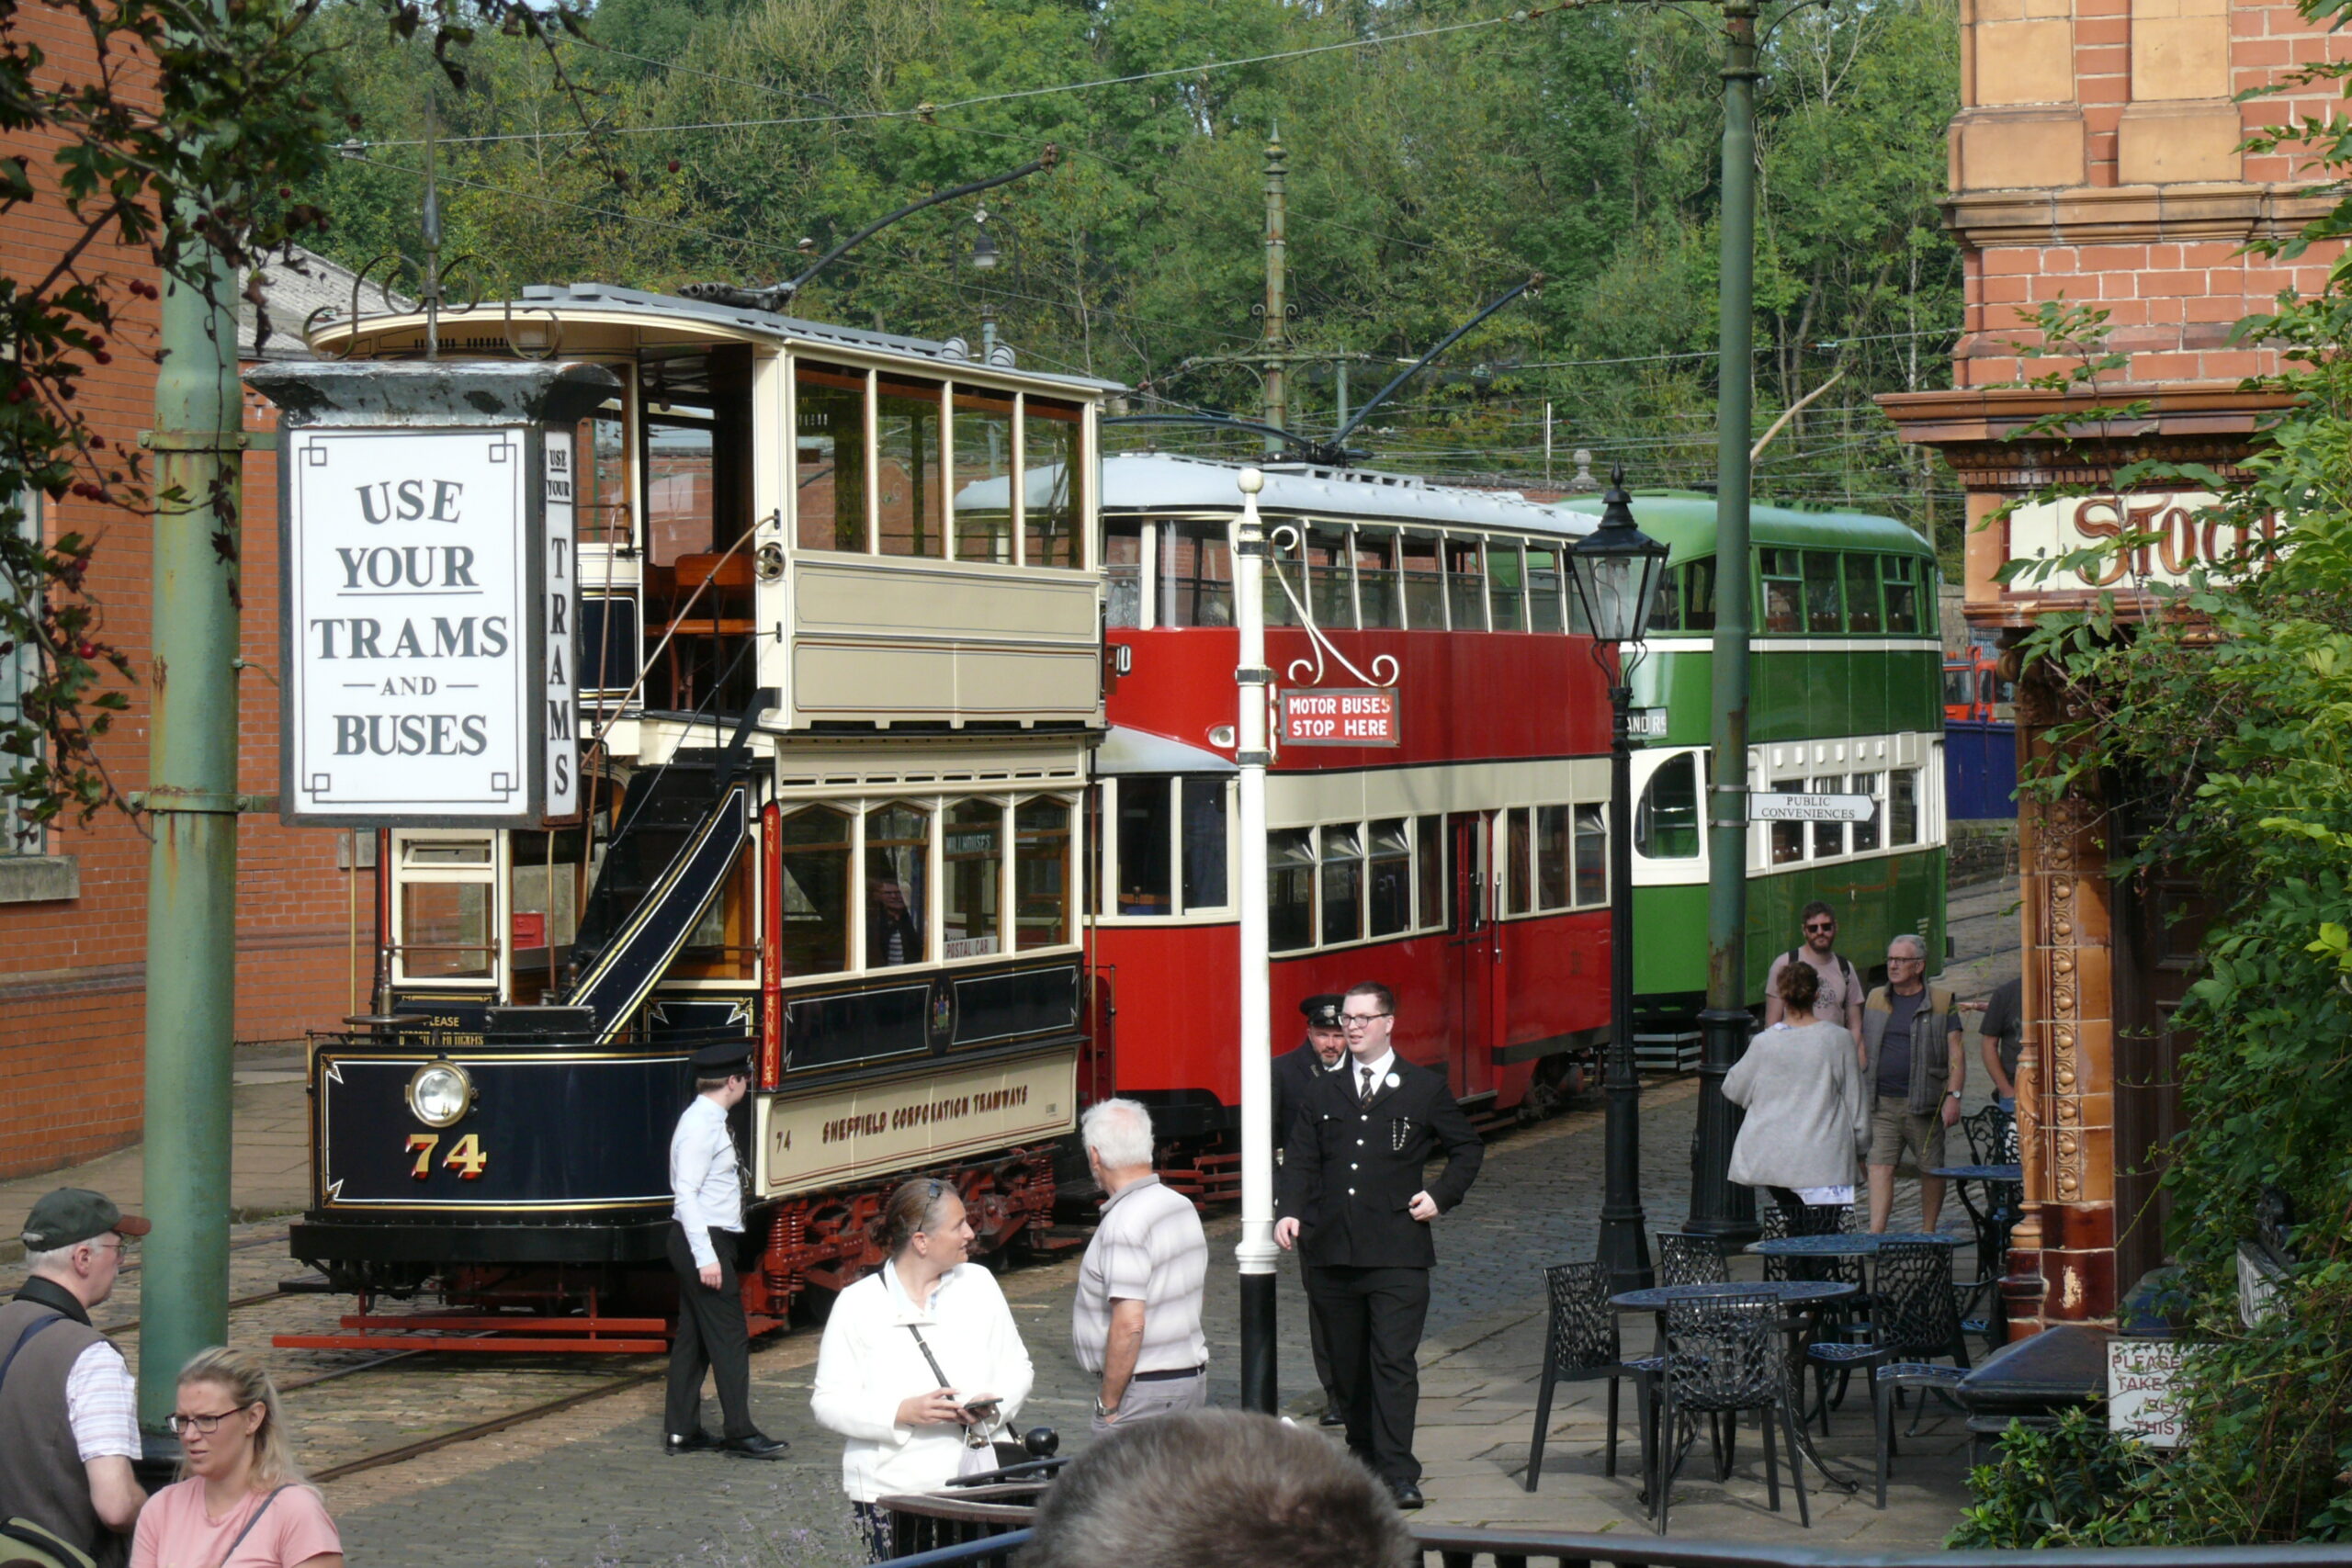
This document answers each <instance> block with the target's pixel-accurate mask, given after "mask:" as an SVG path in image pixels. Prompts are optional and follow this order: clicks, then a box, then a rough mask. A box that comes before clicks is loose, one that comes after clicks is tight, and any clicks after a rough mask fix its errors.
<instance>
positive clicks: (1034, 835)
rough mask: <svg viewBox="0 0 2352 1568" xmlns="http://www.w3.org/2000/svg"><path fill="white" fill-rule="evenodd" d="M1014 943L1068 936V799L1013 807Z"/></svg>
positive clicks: (1050, 942) (1038, 943)
mask: <svg viewBox="0 0 2352 1568" xmlns="http://www.w3.org/2000/svg"><path fill="white" fill-rule="evenodd" d="M1012 837H1013V855H1012V873H1013V874H1012V893H1013V899H1012V924H1013V946H1014V947H1016V948H1017V949H1019V950H1020V951H1021V952H1023V953H1026V952H1028V951H1029V950H1030V949H1031V948H1033V947H1059V946H1061V945H1062V944H1063V943H1065V942H1069V940H1070V935H1069V886H1070V874H1069V802H1068V801H1063V800H1054V799H1050V798H1041V799H1037V800H1024V801H1023V802H1022V803H1021V804H1020V805H1019V806H1017V807H1014V808H1013V812H1012Z"/></svg>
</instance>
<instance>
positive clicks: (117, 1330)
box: [97, 1291, 293, 1335]
mask: <svg viewBox="0 0 2352 1568" xmlns="http://www.w3.org/2000/svg"><path fill="white" fill-rule="evenodd" d="M292 1293H293V1292H288V1291H264V1292H262V1293H261V1294H259V1295H257V1296H239V1297H238V1298H237V1299H236V1300H234V1301H232V1302H231V1303H229V1310H230V1311H231V1312H239V1311H242V1310H243V1309H244V1308H246V1307H257V1306H261V1305H264V1304H265V1303H269V1302H274V1301H278V1300H281V1299H282V1298H284V1297H286V1296H288V1295H290V1294H292ZM140 1322H141V1320H140V1319H139V1318H135V1317H133V1318H126V1319H125V1320H124V1321H122V1322H120V1323H102V1324H99V1325H97V1329H98V1332H99V1333H101V1334H106V1335H115V1334H135V1333H137V1332H138V1331H139V1325H140Z"/></svg>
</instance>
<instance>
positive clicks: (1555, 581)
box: [1089, 454, 1610, 1196]
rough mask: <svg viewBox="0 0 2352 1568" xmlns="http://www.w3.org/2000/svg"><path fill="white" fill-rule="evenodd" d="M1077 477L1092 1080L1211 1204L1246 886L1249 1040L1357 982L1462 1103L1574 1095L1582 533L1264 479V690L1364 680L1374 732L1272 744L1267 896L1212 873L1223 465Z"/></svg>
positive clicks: (1328, 482)
mask: <svg viewBox="0 0 2352 1568" xmlns="http://www.w3.org/2000/svg"><path fill="white" fill-rule="evenodd" d="M1239 471H1240V468H1239V465H1237V464H1232V463H1225V462H1212V461H1206V460H1201V459H1195V458H1189V457H1172V456H1165V455H1159V454H1124V455H1115V456H1113V457H1110V458H1108V459H1107V460H1106V461H1105V463H1104V465H1103V527H1104V531H1105V538H1104V558H1105V572H1106V577H1107V586H1108V592H1109V627H1110V629H1109V632H1108V637H1109V640H1110V642H1111V644H1112V649H1113V651H1112V659H1111V662H1112V668H1113V669H1114V671H1118V673H1117V674H1116V675H1115V678H1114V683H1113V686H1112V690H1111V694H1110V697H1109V703H1108V711H1109V717H1110V720H1111V728H1110V730H1109V733H1108V735H1107V736H1106V738H1105V739H1104V741H1103V746H1102V748H1101V750H1099V752H1098V753H1097V755H1096V758H1095V763H1094V773H1095V778H1096V782H1095V784H1094V792H1095V795H1094V798H1095V813H1096V818H1097V821H1098V823H1099V829H1098V832H1097V835H1096V840H1097V846H1098V849H1099V855H1098V858H1097V860H1096V862H1095V863H1094V864H1093V865H1092V866H1091V868H1090V871H1089V878H1090V881H1091V883H1092V884H1093V885H1094V891H1095V897H1096V900H1097V907H1098V909H1099V913H1098V915H1097V916H1096V919H1095V927H1096V929H1095V933H1094V942H1093V952H1092V959H1093V965H1094V977H1095V998H1096V1009H1095V1031H1096V1039H1095V1046H1096V1069H1095V1070H1096V1073H1097V1076H1098V1077H1099V1079H1100V1080H1101V1082H1102V1083H1103V1085H1104V1086H1105V1087H1106V1089H1107V1088H1108V1087H1109V1086H1113V1085H1115V1088H1116V1090H1117V1092H1119V1093H1121V1094H1124V1095H1128V1096H1131V1097H1133V1098H1136V1099H1138V1100H1143V1101H1145V1102H1147V1103H1148V1104H1149V1105H1151V1107H1152V1108H1153V1118H1154V1124H1155V1126H1156V1128H1158V1129H1159V1131H1160V1132H1161V1133H1162V1134H1166V1135H1168V1136H1170V1137H1171V1138H1174V1139H1176V1140H1179V1141H1180V1142H1181V1143H1182V1145H1183V1146H1184V1147H1186V1148H1188V1149H1189V1150H1190V1151H1191V1154H1192V1156H1193V1166H1194V1169H1193V1174H1192V1176H1191V1177H1190V1178H1189V1180H1190V1182H1193V1183H1197V1186H1198V1189H1199V1190H1201V1191H1202V1192H1203V1193H1204V1195H1206V1196H1222V1195H1226V1194H1228V1193H1229V1192H1230V1191H1231V1190H1232V1186H1233V1182H1234V1180H1235V1175H1234V1172H1235V1169H1236V1166H1235V1162H1234V1155H1233V1152H1232V1149H1233V1145H1232V1130H1233V1128H1234V1127H1235V1126H1236V1124H1237V1121H1238V1104H1239V1086H1240V1063H1239V1058H1238V1049H1265V1048H1266V1047H1267V1045H1268V1043H1267V1042H1262V1041H1261V1042H1247V1041H1244V1042H1240V1043H1239V1045H1238V1049H1237V1044H1236V1042H1237V1039H1238V1022H1239V1021H1238V999H1237V998H1238V980H1239V964H1240V945H1239V931H1238V901H1239V900H1240V899H1242V898H1255V897H1262V898H1265V899H1267V900H1268V901H1269V905H1270V931H1271V942H1270V946H1271V951H1272V1010H1273V1012H1272V1016H1273V1019H1274V1024H1275V1031H1276V1038H1275V1040H1274V1041H1272V1047H1273V1048H1274V1049H1275V1050H1277V1051H1281V1050H1287V1049H1289V1048H1290V1047H1291V1046H1292V1045H1295V1043H1297V1042H1298V1040H1299V1039H1300V1038H1301V1037H1302V1035H1301V1033H1300V1032H1298V1031H1299V1029H1300V1023H1299V1018H1298V1014H1297V1012H1296V1010H1295V1008H1296V1004H1297V1003H1298V1002H1299V1001H1301V1000H1303V999H1304V998H1306V997H1309V996H1312V995H1315V994H1317V993H1320V992H1330V991H1341V990H1345V989H1346V988H1347V987H1349V986H1351V985H1352V984H1354V983H1356V982H1358V981H1363V980H1376V981H1379V982H1381V983H1382V984H1385V985H1386V986H1388V987H1390V988H1392V989H1393V990H1394V991H1395V992H1396V993H1397V1034H1396V1039H1397V1048H1398V1050H1400V1051H1401V1052H1403V1053H1404V1054H1405V1055H1407V1056H1408V1057H1410V1058H1411V1059H1413V1060H1415V1061H1418V1062H1421V1063H1424V1064H1426V1065H1430V1066H1441V1067H1442V1068H1443V1069H1444V1070H1445V1071H1446V1072H1447V1073H1448V1075H1449V1077H1451V1079H1452V1082H1453V1089H1454V1090H1455V1092H1456V1093H1457V1094H1458V1095H1459V1096H1461V1097H1462V1099H1463V1100H1464V1101H1465V1102H1467V1103H1468V1104H1469V1106H1470V1107H1471V1108H1472V1110H1473V1111H1474V1112H1475V1111H1479V1110H1481V1109H1483V1110H1485V1111H1489V1112H1505V1111H1512V1110H1514V1109H1519V1108H1527V1109H1530V1110H1532V1111H1541V1110H1543V1109H1544V1107H1545V1106H1547V1105H1548V1104H1550V1103H1552V1102H1553V1101H1554V1100H1555V1099H1556V1098H1557V1097H1558V1096H1559V1095H1560V1094H1561V1093H1563V1092H1565V1091H1567V1090H1570V1089H1573V1088H1574V1087H1575V1085H1576V1082H1577V1079H1578V1078H1579V1077H1580V1076H1581V1073H1582V1071H1583V1068H1584V1066H1585V1065H1586V1063H1587V1061H1588V1059H1589V1053H1590V1052H1591V1050H1592V1048H1593V1047H1594V1046H1595V1045H1596V1044H1597V1043H1599V1041H1600V1038H1601V1037H1602V1036H1603V1035H1604V1034H1605V1032H1606V1029H1607V1025H1608V1021H1609V998H1608V980H1609V888H1608V880H1607V867H1608V855H1607V824H1608V810H1607V800H1608V787H1609V763H1608V754H1607V753H1608V746H1609V729H1610V714H1609V705H1608V701H1607V682H1606V681H1605V679H1604V678H1603V676H1602V674H1601V671H1600V668H1599V667H1598V666H1597V665H1596V664H1595V663H1594V661H1593V660H1592V659H1591V657H1590V651H1591V648H1592V644H1591V641H1590V639H1589V637H1586V636H1582V635H1579V626H1580V623H1581V615H1580V613H1579V612H1577V611H1574V610H1572V608H1571V606H1572V603H1573V599H1574V591H1573V589H1572V588H1571V587H1570V586H1569V584H1568V582H1567V578H1566V570H1565V552H1566V549H1567V548H1568V547H1570V546H1571V545H1572V544H1573V542H1574V538H1575V536H1577V535H1579V534H1581V533H1583V532H1586V531H1588V530H1589V528H1590V527H1591V526H1592V524H1591V522H1590V521H1589V519H1586V518H1583V517H1580V516H1577V515H1573V514H1570V513H1564V512H1561V511H1559V510H1556V509H1554V508H1550V507H1545V506H1540V505H1536V504H1533V503H1532V502H1526V501H1524V500H1521V498H1520V497H1518V496H1516V495H1512V494H1509V493H1503V492H1495V491H1473V490H1457V489H1449V488H1445V487H1441V486H1437V485H1432V484H1428V483H1425V482H1423V481H1421V480H1420V479H1412V478H1405V477H1400V476H1397V475H1393V474H1384V473H1378V472H1372V471H1367V470H1362V469H1349V468H1319V467H1313V466H1306V465H1297V464H1289V465H1284V464H1268V465H1266V466H1265V468H1264V469H1263V472H1264V476H1265V478H1264V489H1263V491H1262V493H1261V495H1260V498H1259V502H1260V512H1261V515H1262V517H1263V519H1264V523H1265V526H1266V528H1267V531H1268V536H1269V539H1270V547H1269V548H1270V554H1269V558H1268V562H1267V566H1266V569H1265V570H1266V571H1267V573H1268V576H1267V581H1266V587H1265V603H1266V606H1267V622H1268V631H1267V634H1266V647H1267V662H1268V664H1269V665H1270V666H1271V668H1272V671H1273V674H1274V681H1275V683H1276V685H1277V687H1279V688H1285V689H1290V690H1304V689H1306V688H1314V687H1326V688H1338V689H1342V690H1362V689H1364V688H1368V687H1372V686H1374V684H1375V683H1378V684H1393V688H1394V696H1393V703H1394V712H1395V715H1396V728H1395V733H1394V739H1395V741H1396V744H1394V745H1390V746H1372V745H1350V744H1340V745H1336V746H1335V745H1316V746H1312V747H1310V746H1307V745H1303V744H1297V743H1295V742H1292V743H1280V742H1279V741H1278V747H1277V753H1276V757H1275V761H1274V763H1273V766H1272V769H1271V770H1270V772H1269V773H1268V776H1267V782H1266V802H1267V846H1266V850H1267V868H1268V870H1267V877H1268V885H1267V886H1265V887H1262V888H1254V887H1242V886H1238V885H1237V881H1236V877H1235V874H1234V871H1233V866H1234V864H1235V857H1234V855H1233V853H1232V843H1231V840H1232V837H1233V825H1234V795H1235V785H1234V778H1235V772H1236V769H1235V762H1234V741H1235V734H1234V725H1235V718H1236V701H1237V699H1236V687H1235V682H1234V665H1235V660H1236V657H1237V654H1238V636H1237V633H1236V632H1235V630H1234V629H1233V626H1232V619H1233V598H1232V571H1233V565H1232V561H1233V558H1232V556H1231V553H1230V551H1229V548H1228V543H1227V539H1228V531H1229V528H1230V526H1231V525H1232V522H1233V519H1234V517H1235V515H1236V513H1238V511H1239V510H1240V506H1241V500H1242V497H1241V492H1240V491H1239V489H1238V485H1237V483H1236V479H1237V477H1238V473H1239ZM1309 622H1311V624H1312V628H1313V629H1312V630H1310V629H1309V626H1308V625H1307V624H1306V623H1309ZM1178 1165H1179V1168H1180V1171H1181V1166H1182V1156H1179V1160H1178ZM1179 1179H1183V1178H1182V1177H1181V1175H1180V1178H1179Z"/></svg>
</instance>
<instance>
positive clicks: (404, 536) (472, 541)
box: [249, 362, 618, 826]
mask: <svg viewBox="0 0 2352 1568" xmlns="http://www.w3.org/2000/svg"><path fill="white" fill-rule="evenodd" d="M249 379H250V380H251V381H252V382H253V383H254V386H255V387H257V388H258V389H261V390H262V391H264V392H265V393H266V394H267V395H268V396H270V397H271V398H272V399H273V400H276V401H277V404H278V405H279V408H280V409H281V411H283V414H284V420H283V423H282V425H281V435H280V438H279V452H278V464H279V476H280V478H279V517H280V524H279V527H280V547H281V550H280V557H279V562H280V568H279V570H280V572H281V574H282V578H283V597H282V604H283V605H284V612H283V613H284V615H285V622H284V625H283V626H282V628H281V637H280V640H281V646H282V648H283V651H284V664H283V669H284V671H285V673H284V678H283V683H284V688H285V694H284V699H283V711H284V724H283V735H282V739H281V750H282V763H281V779H280V795H279V809H280V813H281V815H282V816H283V817H284V818H286V820H288V821H289V822H310V823H320V824H329V823H332V824H337V825H345V826H414V825H441V826H457V825H473V826H517V825H528V824H534V823H538V822H544V821H548V820H555V819H561V818H565V817H569V816H571V815H573V814H575V813H576V812H577V811H578V810H579V799H580V797H579V762H580V750H579V735H578V728H577V725H578V706H577V698H576V682H577V675H578V671H577V663H576V649H575V641H574V638H575V632H574V623H575V618H576V616H575V612H576V609H577V599H576V593H575V590H576V587H577V572H576V570H575V565H574V561H573V558H572V555H573V536H572V503H573V492H572V480H573V474H572V463H573V456H574V455H573V450H572V434H571V428H570V427H571V424H572V423H574V422H576V421H577V420H578V419H579V417H580V416H581V415H582V414H583V413H585V412H587V411H588V410H589V409H592V408H594V406H595V405H596V404H597V403H599V402H601V401H603V400H604V399H605V398H606V397H608V396H610V395H612V393H613V392H615V391H616V390H617V389H618V383H617V382H616V381H615V380H614V379H613V378H612V377H611V375H610V374H609V373H608V372H605V371H604V370H602V369H600V368H598V367H594V366H584V365H548V364H523V365H502V364H483V363H463V364H455V365H449V364H418V363H413V362H406V363H372V364H356V363H344V364H326V365H317V364H309V365H305V364H288V365H277V366H269V367H262V368H260V369H256V370H255V371H254V372H253V373H252V374H251V376H250V377H249Z"/></svg>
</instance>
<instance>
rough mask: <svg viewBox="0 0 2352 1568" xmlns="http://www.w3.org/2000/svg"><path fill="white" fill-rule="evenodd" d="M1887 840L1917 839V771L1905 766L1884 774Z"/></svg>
mask: <svg viewBox="0 0 2352 1568" xmlns="http://www.w3.org/2000/svg"><path fill="white" fill-rule="evenodd" d="M1886 818H1887V835H1886V839H1887V842H1888V843H1889V844H1916V843H1917V842H1918V841H1919V771H1918V770H1917V768H1905V769H1904V770H1902V771H1901V772H1900V773H1889V774H1887V775H1886Z"/></svg>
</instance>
